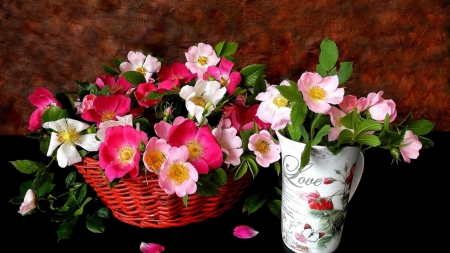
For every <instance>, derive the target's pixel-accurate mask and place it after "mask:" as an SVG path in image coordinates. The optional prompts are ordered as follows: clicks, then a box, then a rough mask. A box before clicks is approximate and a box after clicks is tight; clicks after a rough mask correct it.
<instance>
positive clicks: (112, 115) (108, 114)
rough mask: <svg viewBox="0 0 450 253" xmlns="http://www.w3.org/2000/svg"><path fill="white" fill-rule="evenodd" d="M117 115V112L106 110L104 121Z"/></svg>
mask: <svg viewBox="0 0 450 253" xmlns="http://www.w3.org/2000/svg"><path fill="white" fill-rule="evenodd" d="M114 116H116V113H115V112H113V111H104V112H102V122H105V121H108V120H112V119H114Z"/></svg>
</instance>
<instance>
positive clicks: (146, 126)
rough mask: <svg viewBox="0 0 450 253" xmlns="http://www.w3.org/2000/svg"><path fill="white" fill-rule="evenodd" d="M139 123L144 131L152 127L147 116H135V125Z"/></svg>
mask: <svg viewBox="0 0 450 253" xmlns="http://www.w3.org/2000/svg"><path fill="white" fill-rule="evenodd" d="M138 124H139V130H141V131H143V132H148V130H149V128H150V122H149V121H148V119H146V118H143V117H141V118H134V119H133V125H135V126H137V125H138Z"/></svg>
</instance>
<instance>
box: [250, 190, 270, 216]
mask: <svg viewBox="0 0 450 253" xmlns="http://www.w3.org/2000/svg"><path fill="white" fill-rule="evenodd" d="M267 199H268V197H267V195H265V194H261V193H257V194H254V195H252V196H250V197H248V198H246V199H245V201H244V210H247V212H248V215H250V214H252V213H254V212H255V211H257V210H258V209H260V208H261V207H262V206H263V205H264V204H265V203H266V201H267Z"/></svg>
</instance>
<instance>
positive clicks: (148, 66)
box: [119, 51, 161, 82]
mask: <svg viewBox="0 0 450 253" xmlns="http://www.w3.org/2000/svg"><path fill="white" fill-rule="evenodd" d="M127 57H128V61H130V62H122V63H121V64H120V66H119V69H120V71H121V72H122V73H125V72H127V71H137V72H139V73H141V74H142V75H144V77H145V81H146V82H151V81H153V79H152V78H151V76H152V75H153V73H158V72H159V70H160V69H161V62H160V61H158V59H157V58H155V57H153V56H151V55H147V56H145V55H144V54H143V53H141V52H134V51H130V52H129V53H128V56H127Z"/></svg>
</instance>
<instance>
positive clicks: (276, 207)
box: [267, 199, 281, 219]
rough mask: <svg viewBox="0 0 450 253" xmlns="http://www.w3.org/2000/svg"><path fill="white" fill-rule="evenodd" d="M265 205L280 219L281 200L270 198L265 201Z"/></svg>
mask: <svg viewBox="0 0 450 253" xmlns="http://www.w3.org/2000/svg"><path fill="white" fill-rule="evenodd" d="M267 207H269V210H270V211H271V212H272V213H273V214H275V216H277V217H278V218H280V219H281V200H279V199H271V200H269V201H268V202H267Z"/></svg>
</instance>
